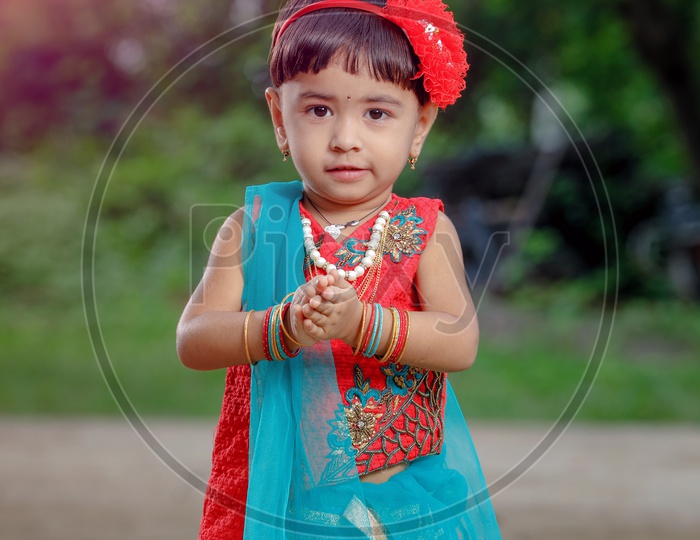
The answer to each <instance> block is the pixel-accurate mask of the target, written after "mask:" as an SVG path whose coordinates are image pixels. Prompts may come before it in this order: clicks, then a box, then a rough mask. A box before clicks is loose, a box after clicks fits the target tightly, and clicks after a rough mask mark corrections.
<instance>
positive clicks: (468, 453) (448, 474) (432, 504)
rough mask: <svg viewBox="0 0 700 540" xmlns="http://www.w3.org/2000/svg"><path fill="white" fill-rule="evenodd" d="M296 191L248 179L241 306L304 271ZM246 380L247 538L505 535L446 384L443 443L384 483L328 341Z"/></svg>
mask: <svg viewBox="0 0 700 540" xmlns="http://www.w3.org/2000/svg"><path fill="white" fill-rule="evenodd" d="M301 196H302V184H301V183H300V182H290V183H273V184H267V185H262V186H251V187H249V188H248V189H247V191H246V220H245V223H244V234H243V238H244V241H243V246H242V248H243V250H242V257H243V276H244V281H245V285H244V289H243V309H244V310H251V309H254V310H256V311H263V310H265V309H267V308H268V307H269V306H271V305H274V304H277V303H279V302H280V301H281V300H282V299H283V298H284V296H285V295H286V294H288V293H289V292H292V291H294V290H295V289H296V288H297V287H298V286H299V285H301V284H302V283H304V282H305V278H304V273H303V260H304V248H303V241H302V232H301V224H300V214H299V201H300V199H301ZM250 390H251V398H250V399H251V409H250V438H249V484H248V499H247V503H246V517H245V530H244V538H246V539H256V540H258V539H267V538H269V539H274V540H280V539H281V540H287V539H289V540H291V539H301V538H308V539H311V538H314V539H319V538H329V539H330V538H334V539H346V538H347V539H349V538H391V539H397V540H398V539H402V540H403V539H406V540H408V539H411V540H416V539H423V538H425V539H431V540H432V539H435V538H441V539H443V538H455V539H456V538H488V539H497V538H500V534H499V532H498V526H497V524H496V520H495V517H494V514H493V509H492V507H491V503H490V500H489V498H488V492H487V490H486V486H485V482H484V478H483V475H482V473H481V468H480V466H479V462H478V458H477V456H476V453H475V451H474V447H473V444H472V441H471V438H470V436H469V433H468V430H467V428H466V424H465V423H464V419H463V417H462V414H461V411H460V410H459V405H458V404H457V401H456V399H455V397H454V394H453V393H452V390H451V388H449V383H448V402H447V406H446V411H445V433H446V435H445V437H446V439H445V444H444V448H443V452H442V453H441V454H439V455H435V456H429V457H426V458H421V459H419V460H416V461H414V462H413V463H412V464H411V465H410V466H409V467H408V468H407V469H406V470H405V471H403V472H401V473H399V474H397V475H395V476H394V477H392V478H391V479H390V480H389V481H387V482H385V483H384V484H379V485H374V484H368V483H361V482H360V480H359V476H358V473H357V469H356V467H355V450H354V448H353V446H352V444H351V439H350V432H349V429H348V428H347V424H346V422H345V418H344V412H343V411H344V409H343V402H342V399H341V395H340V392H339V390H338V385H337V382H336V371H335V364H334V359H333V354H332V352H331V347H330V344H329V343H328V342H320V343H318V344H316V345H315V346H313V347H307V348H304V349H303V350H302V352H301V354H299V355H298V356H297V357H295V358H292V359H291V360H289V361H287V362H260V363H258V364H257V365H256V366H254V367H253V368H252V375H251V388H250ZM329 470H332V471H333V474H332V475H329V474H328V472H329ZM339 471H340V474H339ZM329 477H333V478H335V479H338V478H340V480H337V481H334V482H329V481H328V478H329ZM382 535H383V536H382Z"/></svg>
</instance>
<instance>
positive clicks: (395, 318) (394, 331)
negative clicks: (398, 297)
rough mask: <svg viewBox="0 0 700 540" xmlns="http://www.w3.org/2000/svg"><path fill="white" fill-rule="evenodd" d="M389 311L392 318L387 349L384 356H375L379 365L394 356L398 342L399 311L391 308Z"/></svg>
mask: <svg viewBox="0 0 700 540" xmlns="http://www.w3.org/2000/svg"><path fill="white" fill-rule="evenodd" d="M389 311H390V312H391V316H392V325H391V337H390V338H389V347H388V348H387V350H386V353H384V356H381V357H379V356H375V358H376V359H377V360H378V361H379V362H380V363H381V364H383V363H385V362H388V361H389V360H390V359H391V357H392V355H393V354H394V351H395V350H396V346H397V344H398V342H399V334H400V329H401V320H400V317H399V310H398V309H396V308H394V307H391V308H389Z"/></svg>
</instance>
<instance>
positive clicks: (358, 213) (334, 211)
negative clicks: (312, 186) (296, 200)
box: [303, 190, 391, 223]
mask: <svg viewBox="0 0 700 540" xmlns="http://www.w3.org/2000/svg"><path fill="white" fill-rule="evenodd" d="M390 200H391V191H389V192H388V193H386V192H385V193H381V194H380V195H378V196H376V197H372V198H370V199H367V200H365V201H361V202H359V201H358V202H357V203H356V204H338V203H335V202H333V201H330V200H328V199H325V198H322V197H318V196H317V195H316V194H315V193H313V192H311V191H309V190H304V198H303V203H304V206H305V207H306V209H307V210H308V211H309V212H312V213H314V214H319V213H320V214H321V215H320V216H319V217H321V218H322V219H323V218H324V217H325V218H326V219H328V221H330V222H331V223H345V222H347V221H351V220H355V219H360V218H362V217H363V216H365V215H366V214H368V213H370V212H371V213H374V210H376V211H377V212H378V211H379V210H381V208H382V207H383V206H384V205H386V204H387V203H388V202H389V201H390Z"/></svg>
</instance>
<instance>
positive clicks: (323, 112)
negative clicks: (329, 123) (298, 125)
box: [309, 105, 331, 118]
mask: <svg viewBox="0 0 700 540" xmlns="http://www.w3.org/2000/svg"><path fill="white" fill-rule="evenodd" d="M309 112H310V113H311V115H312V116H315V117H316V118H325V117H326V116H330V114H331V110H330V109H329V108H328V107H323V106H321V105H319V106H316V107H311V108H310V109H309Z"/></svg>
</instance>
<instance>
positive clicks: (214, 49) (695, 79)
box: [0, 0, 700, 421]
mask: <svg viewBox="0 0 700 540" xmlns="http://www.w3.org/2000/svg"><path fill="white" fill-rule="evenodd" d="M278 7H279V6H278V2H273V1H267V0H207V1H205V2H186V1H184V0H119V1H117V0H100V1H98V0H23V1H19V0H3V1H2V2H0V111H1V113H0V189H1V190H2V191H1V193H2V196H1V197H0V227H1V230H2V235H1V236H0V295H1V297H2V309H1V310H0V323H1V324H0V413H4V414H12V415H25V414H26V415H30V414H41V415H47V414H79V415H93V414H118V413H119V409H118V407H117V405H116V403H115V400H114V399H113V397H112V394H111V392H110V389H109V387H108V385H107V384H106V383H105V378H104V377H103V374H102V371H101V369H100V365H99V364H98V361H97V360H96V355H95V352H94V350H93V346H92V343H91V339H90V336H89V333H88V325H87V324H86V317H85V311H84V307H83V297H82V285H83V283H88V284H89V285H94V289H93V288H92V287H90V288H89V289H88V292H89V293H90V294H89V297H88V300H93V297H92V296H91V295H92V291H93V290H94V302H95V305H96V306H97V315H98V320H97V321H94V322H95V324H92V325H91V329H92V337H93V339H96V340H97V341H96V343H97V345H98V349H99V347H101V346H102V344H104V348H105V350H106V351H107V354H108V356H104V355H102V356H100V357H101V359H102V360H103V362H107V361H108V362H109V366H110V367H111V370H113V373H114V376H115V377H116V378H115V379H112V378H111V375H110V376H109V377H108V380H109V382H110V383H111V385H112V387H115V385H116V384H119V385H121V388H122V389H123V391H124V393H125V395H126V396H127V397H128V399H129V400H130V403H131V404H132V405H133V407H134V408H135V409H136V410H137V411H138V412H139V413H141V414H144V415H165V416H170V415H192V416H197V415H208V416H210V417H214V416H215V415H216V414H218V410H219V406H220V402H221V394H222V390H223V372H213V373H199V372H194V371H189V370H187V369H185V368H184V367H182V366H181V365H180V363H179V361H178V359H177V356H176V354H175V340H174V336H175V326H176V324H177V320H178V318H179V315H180V312H181V310H182V308H183V307H184V305H185V303H186V301H187V298H188V296H189V292H190V290H191V287H192V284H193V283H196V281H197V280H198V278H199V276H200V275H201V272H202V267H203V265H204V261H205V260H206V248H207V245H209V242H210V241H211V239H212V237H213V235H214V234H215V232H216V225H217V224H220V223H221V220H222V218H223V216H225V215H227V214H228V213H230V212H231V211H232V210H233V209H234V208H235V207H236V205H240V204H241V202H242V196H243V192H244V188H245V186H246V185H247V184H250V183H257V182H264V181H271V180H285V179H293V178H294V176H295V175H294V171H293V168H292V166H291V164H289V163H284V164H283V163H282V161H281V158H280V155H279V151H278V150H277V148H276V145H275V143H274V139H273V136H272V130H271V129H270V125H269V121H268V115H267V111H266V106H265V102H264V99H263V90H264V88H265V86H266V85H267V74H266V57H267V52H268V47H269V34H270V29H271V27H270V25H271V23H272V22H273V21H274V13H275V11H276V9H278ZM452 7H453V9H454V11H455V14H456V19H457V21H458V22H460V23H462V24H463V25H464V31H465V34H466V36H467V49H468V53H469V59H470V63H471V64H472V68H471V70H470V74H469V77H468V88H467V90H466V91H465V93H464V97H463V98H462V100H461V101H460V102H458V104H457V105H455V106H454V107H451V108H450V109H448V111H446V112H445V113H443V114H441V116H440V118H439V121H438V124H437V126H436V128H435V130H434V132H433V133H432V135H431V138H430V139H429V142H428V144H427V147H426V149H425V151H424V154H423V155H422V156H421V161H420V163H419V166H418V170H417V171H416V172H415V174H413V173H411V174H405V175H404V176H402V178H401V179H400V180H399V183H398V185H397V190H398V191H399V192H400V193H402V194H412V193H429V194H433V195H437V196H442V197H445V198H446V201H447V202H448V203H450V204H449V205H448V207H449V211H450V216H451V217H452V218H453V219H454V220H455V221H456V222H460V221H465V220H468V218H469V217H470V215H469V213H468V211H466V210H464V207H463V206H460V205H459V204H457V202H458V201H457V200H455V199H454V198H453V197H452V195H451V193H452V191H450V190H451V189H454V186H455V185H457V186H460V189H461V188H463V187H464V186H467V188H469V186H478V185H480V183H481V187H480V188H478V189H477V188H473V189H472V188H469V189H467V188H464V189H467V191H469V193H467V195H468V196H470V197H474V196H475V195H478V200H479V201H481V203H483V204H482V207H481V208H482V209H483V208H486V209H487V210H488V212H487V214H488V215H487V218H489V219H490V221H489V219H486V220H485V221H483V222H482V225H483V224H484V223H486V222H488V224H490V226H491V227H492V228H491V229H490V230H492V231H493V230H496V229H494V228H493V227H496V228H497V227H498V226H500V225H497V226H496V225H493V224H494V223H511V224H512V223H515V224H516V225H517V226H516V227H515V229H513V233H514V234H513V235H512V238H511V240H512V242H511V244H510V245H509V246H506V247H505V248H504V249H503V251H502V258H500V259H498V261H497V262H496V264H495V273H494V279H493V281H492V282H490V283H489V286H483V287H476V286H475V291H474V292H475V298H477V299H478V300H479V301H480V302H481V303H480V306H479V308H480V319H481V321H482V342H481V346H480V353H479V359H478V360H477V363H476V364H475V366H474V367H473V368H472V369H471V370H469V371H468V372H466V373H461V374H457V375H454V376H453V377H452V380H453V382H454V385H455V388H456V390H457V393H458V395H459V397H460V401H461V402H462V405H463V407H464V408H465V414H466V415H467V417H468V418H488V419H538V420H554V419H556V418H557V417H558V416H559V415H560V414H561V412H562V411H563V410H564V409H565V407H566V406H567V404H568V403H569V401H570V399H571V397H572V395H573V394H574V392H575V391H576V389H577V388H578V387H579V384H580V383H582V378H584V374H586V378H585V379H583V385H584V387H583V388H584V390H585V389H586V388H588V383H589V382H590V380H591V377H592V376H593V375H596V374H597V378H596V381H595V384H594V385H593V387H592V389H591V390H590V393H589V394H588V396H587V399H586V401H585V403H583V406H582V407H581V410H580V412H579V417H580V418H583V419H588V420H601V421H619V420H634V421H697V420H699V419H700V397H699V396H700V392H698V390H699V389H700V365H699V363H698V358H699V357H700V308H699V307H698V261H699V259H700V257H699V255H698V253H699V251H700V248H698V246H699V245H700V239H699V237H698V232H697V231H698V222H697V219H696V218H697V214H696V213H695V212H696V208H697V207H696V206H694V205H695V204H696V203H694V202H693V201H697V195H698V193H700V100H698V99H697V96H698V95H700V75H699V74H700V59H699V58H698V56H697V55H696V54H694V52H696V51H697V50H700V36H699V35H698V33H697V32H695V31H694V30H695V29H697V28H698V27H699V26H700V24H699V23H700V3H697V2H691V1H681V0H643V1H640V0H618V1H603V0H590V1H588V2H583V3H582V2H574V1H572V0H559V1H557V2H554V1H550V0H534V1H532V2H527V3H523V2H514V1H511V0H491V1H489V2H486V1H482V0H478V1H477V0H473V1H469V2H453V6H452ZM545 85H546V86H545ZM548 89H551V94H549V92H548ZM537 95H541V96H545V98H547V99H546V100H545V101H547V103H549V104H550V106H551V107H552V111H549V110H548V109H547V110H545V112H544V113H542V110H541V106H539V109H538V105H537V103H540V104H541V103H544V102H545V101H538V99H537V97H536V96H537ZM552 97H556V99H557V100H558V103H557V102H554V101H552ZM533 103H534V104H535V105H533ZM538 111H539V112H538ZM555 113H556V114H555ZM559 121H561V126H559V127H557V126H558V125H559ZM552 126H554V128H552ZM562 127H563V128H565V131H561V130H562ZM552 129H554V133H555V135H554V136H553V137H550V138H549V139H548V138H547V137H546V133H545V136H543V135H542V133H543V130H545V132H546V130H549V131H550V132H552ZM557 130H559V131H558V132H557ZM557 133H559V134H558V135H557ZM562 133H564V134H566V136H562ZM569 136H571V139H569V138H568V137H569ZM547 141H550V142H551V141H554V143H556V144H554V145H553V146H551V147H548V146H547ZM587 144H590V148H591V149H592V150H593V157H595V158H596V159H597V160H599V162H598V163H596V162H593V161H592V160H591V159H590V155H589V154H588V153H587V152H586V151H585V150H586V148H587V147H586V145H587ZM552 148H553V149H554V150H553V152H552ZM562 149H563V150H562ZM577 149H578V150H577ZM581 149H583V151H582V152H579V150H581ZM559 150H562V153H561V154H557V152H558V151H559ZM564 153H565V154H567V155H569V156H573V158H572V159H573V162H575V161H577V160H579V161H582V162H586V161H587V162H588V166H589V167H590V168H589V172H590V171H592V172H593V174H592V178H589V179H586V178H583V180H582V177H581V175H580V171H578V172H577V173H575V174H574V173H572V172H571V171H576V170H577V169H576V168H575V167H574V168H571V167H569V168H568V169H567V168H566V167H564V166H563V164H564V163H566V159H564V158H563V157H562V156H563V155H564ZM549 155H557V156H559V158H560V160H559V161H557V160H555V161H554V165H552V164H551V163H550V166H549V167H548V168H546V174H547V175H549V177H550V178H549V182H548V183H545V185H541V184H538V178H539V177H538V175H536V174H533V173H532V171H533V167H532V164H533V162H535V161H536V160H537V156H540V157H541V156H545V157H546V156H549ZM494 156H496V157H499V156H501V157H502V158H503V159H500V158H499V159H498V160H496V161H498V163H500V164H501V165H502V164H503V163H504V162H506V163H511V162H512V163H515V164H518V163H520V165H518V166H514V169H513V171H514V172H513V174H512V176H511V174H510V173H509V171H510V169H508V168H506V170H505V171H504V170H502V169H499V168H498V166H495V168H494V167H493V166H492V165H493V162H494V159H493V158H494ZM523 156H524V157H523ZM520 158H522V160H521V161H522V163H521V161H519V160H520ZM545 161H546V160H545ZM569 162H571V159H569ZM498 163H497V164H496V165H498ZM489 164H491V165H489ZM596 166H598V167H599V168H600V172H601V173H602V180H601V177H600V175H597V169H596ZM535 170H536V169H535ZM465 171H467V172H468V174H467V173H465ZM474 171H482V172H481V173H478V172H474ZM493 171H497V172H493ZM523 171H524V173H523ZM409 172H410V171H407V173H409ZM523 175H524V177H525V181H523V182H520V183H517V182H516V185H514V186H510V187H507V186H506V187H505V188H503V189H501V190H500V191H499V190H494V189H492V188H494V186H495V185H496V184H498V185H499V186H500V185H501V184H508V182H509V181H510V180H512V179H513V178H516V177H522V176H523ZM492 176H493V178H494V182H493V183H491V182H489V181H487V179H489V178H491V177H492ZM483 184H487V185H486V186H485V187H484V185H483ZM529 185H535V186H538V185H539V187H540V188H541V189H540V195H541V197H540V198H541V200H540V204H539V206H538V205H537V204H535V210H533V211H531V212H530V214H529V218H528V219H529V221H528V219H525V220H524V221H523V220H521V221H513V220H512V219H511V218H512V216H511V215H506V216H505V218H503V216H501V217H500V218H499V219H500V221H499V219H496V218H495V217H494V216H495V215H496V214H498V213H499V212H500V213H501V214H502V213H503V212H506V214H507V212H508V210H509V209H510V210H513V208H514V207H517V202H518V200H521V199H522V197H523V193H524V192H525V190H526V189H527V186H529ZM450 186H452V187H450ZM499 189H500V188H499ZM470 190H471V191H470ZM459 191H460V190H459V189H457V192H459ZM467 195H465V197H467ZM592 195H594V197H592ZM465 200H466V199H465ZM470 200H473V199H470ZM586 201H587V202H586ZM669 201H671V202H672V203H673V204H672V205H671V206H669V204H670V203H669ZM531 210H532V208H531ZM674 212H675V213H674ZM669 215H671V217H669ZM679 215H681V217H680V218H679V217H678V216H679ZM489 216H490V217H489ZM674 216H675V217H674ZM674 220H675V221H674ZM679 223H680V225H679ZM562 224H563V225H562ZM613 225H615V227H613ZM564 226H565V227H568V229H563V228H562V227H564ZM465 230H466V231H467V233H468V232H469V230H470V229H469V227H468V226H466V228H465ZM681 230H682V231H685V232H683V234H682V235H680V234H679V231H681ZM93 233H94V239H95V243H94V246H93V245H92V244H91V243H90V242H88V245H85V244H84V238H86V237H87V238H88V239H92V238H93ZM516 233H517V234H516ZM462 234H463V235H464V234H465V233H464V232H463V231H462ZM582 237H585V238H588V239H589V241H588V243H587V244H585V245H581V243H580V242H579V240H580V238H582ZM463 240H464V238H463ZM472 255H473V257H474V260H475V261H477V262H478V261H479V260H480V254H479V253H478V250H477V252H475V253H474V254H472ZM83 257H85V258H84V259H83ZM93 258H94V266H93V265H92V264H91V262H92V261H93ZM571 261H574V263H572V262H571ZM86 271H93V272H94V273H90V274H87V275H86V274H85V272H86ZM482 277H483V274H482ZM86 279H87V282H86V281H85V280H86ZM484 290H485V291H486V294H482V293H483V292H484ZM613 315H614V325H613V326H612V328H611V322H612V317H613ZM603 352H605V354H604V355H603V354H602V353H603ZM601 360H602V363H600V361H601ZM598 364H600V365H598ZM105 365H106V364H105ZM103 367H104V366H103ZM598 367H599V370H598ZM587 370H588V371H587ZM585 393H586V392H585V391H584V392H583V393H582V394H580V395H583V394H585Z"/></svg>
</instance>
